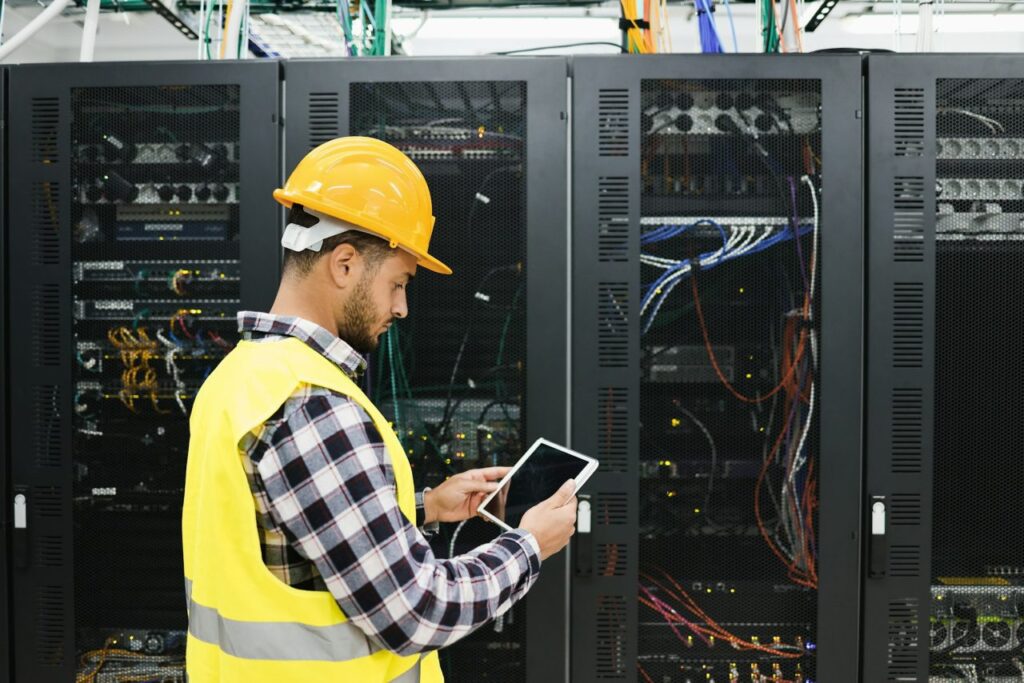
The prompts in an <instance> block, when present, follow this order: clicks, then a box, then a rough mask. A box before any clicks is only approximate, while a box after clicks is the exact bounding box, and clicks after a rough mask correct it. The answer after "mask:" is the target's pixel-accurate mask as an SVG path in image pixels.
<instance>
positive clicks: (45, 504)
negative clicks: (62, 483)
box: [28, 486, 64, 518]
mask: <svg viewBox="0 0 1024 683" xmlns="http://www.w3.org/2000/svg"><path fill="white" fill-rule="evenodd" d="M28 506H29V509H30V511H31V510H35V512H36V514H37V515H38V516H39V517H45V518H59V517H63V515H64V498H63V496H62V495H61V490H60V487H57V486H34V487H32V498H30V499H29V501H28Z"/></svg>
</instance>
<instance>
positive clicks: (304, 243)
mask: <svg viewBox="0 0 1024 683" xmlns="http://www.w3.org/2000/svg"><path fill="white" fill-rule="evenodd" d="M274 197H275V198H276V199H277V200H278V201H279V202H281V203H282V204H283V205H285V206H286V207H288V208H289V209H290V215H289V224H288V226H287V228H286V229H285V233H284V236H283V238H282V244H283V245H284V246H285V247H286V252H285V261H284V273H283V276H282V280H281V285H280V289H279V291H278V294H277V299H276V300H275V302H274V305H273V308H272V309H271V311H270V312H269V314H266V313H252V312H243V313H240V314H239V325H240V328H241V330H242V332H243V333H244V336H245V337H246V340H245V341H242V342H241V343H239V345H238V346H237V347H236V348H235V349H234V350H233V351H232V352H231V353H230V354H229V355H228V356H227V357H226V358H225V359H224V360H223V361H222V362H221V364H220V365H219V366H218V367H217V369H216V370H215V371H214V372H213V373H212V374H211V375H210V377H209V378H208V379H207V381H206V383H205V384H204V385H203V388H202V390H201V391H200V392H199V395H198V396H197V397H196V402H195V406H194V409H193V412H192V417H191V431H192V434H191V443H190V445H189V458H188V469H187V475H186V484H185V505H184V510H183V517H182V533H183V540H184V560H185V583H186V592H187V599H188V605H189V634H188V652H187V668H188V674H189V677H190V681H191V683H208V682H210V681H218V682H226V683H271V682H272V683H288V682H292V681H294V682H296V683H298V682H301V683H316V682H318V681H324V682H330V683H386V682H391V681H396V682H400V683H420V682H422V683H437V682H439V681H441V680H442V677H441V672H440V668H439V666H438V661H437V654H436V652H435V651H436V650H437V649H438V648H441V647H444V646H446V645H450V644H451V643H453V642H455V641H457V640H459V639H460V638H462V637H464V636H466V635H467V634H468V633H470V632H471V631H472V630H474V629H475V628H477V627H479V626H481V625H482V624H484V623H486V622H487V621H489V620H491V619H493V618H494V617H496V616H498V615H500V614H502V613H504V612H505V611H506V610H508V609H509V607H511V605H512V604H513V603H514V602H515V601H517V600H519V599H520V598H521V597H522V596H523V595H525V593H526V592H527V591H528V590H529V589H530V587H531V586H532V585H533V583H534V581H535V580H536V578H537V575H538V572H539V570H540V564H541V561H542V560H543V559H545V558H547V557H548V556H550V555H551V554H553V553H555V552H558V551H559V550H560V549H561V548H563V547H564V546H565V545H566V544H567V543H568V541H569V537H570V536H571V535H572V532H573V525H574V522H575V515H576V501H575V498H574V496H573V485H572V482H571V481H570V482H566V485H565V486H563V487H562V489H561V490H560V491H559V492H558V493H557V494H556V495H555V496H554V497H552V498H551V499H550V500H548V501H546V502H544V503H541V504H540V505H538V506H536V507H535V508H533V509H532V510H530V511H529V512H527V514H526V515H525V516H524V517H523V521H522V526H521V528H519V529H517V530H515V531H511V532H508V533H504V534H501V535H500V536H498V538H497V539H496V540H495V541H494V542H492V543H488V544H486V545H483V546H481V547H479V548H477V549H476V550H474V551H472V552H471V553H467V554H466V555H463V556H460V557H457V558H453V559H450V560H441V559H438V558H436V557H435V556H434V555H433V553H432V552H431V549H430V546H429V544H428V543H427V541H426V540H425V539H424V536H423V533H422V532H421V531H420V530H419V529H418V528H417V524H416V522H417V516H419V517H420V519H419V523H420V524H422V525H430V524H433V523H436V522H438V521H444V522H454V521H459V520H463V519H468V518H469V517H472V516H474V515H475V514H476V511H477V507H478V505H479V503H480V502H481V501H482V499H483V498H484V496H486V495H487V493H489V492H491V491H493V490H494V489H495V488H496V487H497V483H496V481H497V480H498V479H500V478H501V477H502V476H503V475H504V474H505V473H506V472H507V468H503V467H491V468H486V469H481V470H476V471H470V472H465V473H462V474H459V475H456V476H454V477H451V478H450V479H448V480H447V481H446V482H445V483H443V484H442V485H440V486H438V487H437V488H436V489H434V490H428V491H426V492H424V493H422V494H417V493H416V492H415V491H414V490H413V481H412V472H411V469H410V467H409V463H408V461H407V460H406V457H405V453H404V450H403V449H402V446H401V444H400V443H399V441H398V438H397V437H396V436H395V434H394V431H393V430H392V429H391V428H390V426H389V425H388V423H387V421H386V420H385V418H384V417H383V416H382V415H381V414H380V412H379V411H378V410H377V409H376V408H375V407H374V406H373V404H372V403H371V402H370V401H369V399H368V398H367V397H366V396H365V395H364V394H363V392H362V391H360V390H359V388H358V386H357V385H356V383H355V381H354V380H355V378H356V377H357V376H358V374H359V373H360V372H361V370H362V368H363V366H364V363H365V361H364V360H363V357H362V355H361V354H364V353H367V352H370V351H372V350H374V349H375V348H376V347H377V344H378V341H379V338H380V336H381V335H382V334H383V333H384V332H386V331H387V329H388V327H389V326H390V325H391V323H392V322H393V321H394V319H395V318H404V317H405V316H406V315H407V313H408V311H407V307H406V294H405V290H406V287H407V286H408V285H409V281H410V280H411V279H412V277H413V275H414V274H415V272H416V269H417V265H420V266H423V267H424V268H426V269H428V270H431V271H434V272H438V273H442V274H450V273H451V270H450V269H449V268H448V267H447V266H445V265H444V264H442V263H441V262H440V261H438V260H437V259H435V258H433V257H432V256H430V255H429V253H428V247H429V242H430V236H431V232H432V230H433V223H434V218H433V216H432V215H431V202H430V193H429V191H428V188H427V184H426V181H425V180H424V178H423V175H422V174H421V173H420V171H419V169H417V168H416V166H415V165H414V164H413V163H412V161H410V160H409V159H408V158H407V157H406V156H405V155H404V154H402V153H401V152H400V151H398V150H397V149H395V148H394V147H391V146H390V145H388V144H386V143H384V142H381V141H379V140H373V139H370V138H339V139H337V140H332V141H330V142H328V143H325V144H323V145H321V146H320V147H318V148H316V149H315V150H313V151H312V152H310V153H309V155H308V156H306V158H305V159H303V160H302V161H301V162H300V163H299V165H298V166H297V167H296V168H295V170H294V172H293V173H292V175H291V177H289V179H288V182H287V183H286V184H285V187H284V189H281V190H277V191H276V192H275V193H274ZM428 653H429V654H428Z"/></svg>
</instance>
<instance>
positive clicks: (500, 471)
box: [472, 467, 512, 479]
mask: <svg viewBox="0 0 1024 683" xmlns="http://www.w3.org/2000/svg"><path fill="white" fill-rule="evenodd" d="M472 471H473V472H474V473H475V474H479V475H481V476H482V477H483V478H484V479H501V478H502V477H504V476H505V475H506V474H508V473H509V472H511V471H512V468H511V467H481V468H479V469H476V470H472Z"/></svg>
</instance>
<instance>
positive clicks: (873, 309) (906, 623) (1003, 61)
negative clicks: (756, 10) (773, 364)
mask: <svg viewBox="0 0 1024 683" xmlns="http://www.w3.org/2000/svg"><path fill="white" fill-rule="evenodd" d="M1022 66H1024V62H1022V61H1021V59H1020V57H1018V56H1010V55H955V56H953V55H898V56H897V55H872V56H870V57H868V59H867V74H868V79H867V82H868V101H869V102H870V103H871V106H870V108H869V111H868V131H869V134H870V140H871V145H870V147H869V156H868V158H867V162H868V163H867V166H866V169H867V183H868V185H867V187H868V195H867V196H868V213H867V216H868V224H867V226H868V227H867V240H868V273H869V276H868V279H867V302H866V303H867V320H866V335H867V357H868V363H867V366H866V387H865V402H866V412H865V433H866V440H865V448H866V451H865V452H866V459H865V466H866V475H865V503H866V505H867V504H869V502H870V501H872V500H876V499H881V500H882V502H885V503H886V504H887V505H888V506H889V507H890V508H891V503H892V502H893V497H894V494H895V495H897V496H902V497H903V502H902V505H903V507H902V510H903V513H902V517H903V519H902V521H901V523H900V524H899V525H894V524H891V523H890V524H888V525H887V527H886V529H885V532H886V533H885V535H884V536H883V537H882V538H880V539H876V540H875V541H874V543H872V544H869V548H868V550H869V552H868V553H867V554H866V557H865V559H866V563H865V572H864V589H863V592H864V606H863V610H864V625H865V628H864V632H863V641H862V648H863V672H864V677H865V678H864V680H870V681H884V680H900V681H908V682H909V681H919V682H921V683H924V682H925V681H927V680H928V664H929V613H930V602H931V594H930V585H931V573H932V571H931V556H932V512H931V511H932V502H933V488H932V486H933V481H934V477H933V465H934V461H933V450H934V449H933V443H934V431H935V381H936V377H935V344H936V336H937V330H936V328H935V308H936V298H935V291H936V232H935V220H936V219H935V217H936V196H935V189H934V188H935V178H936V168H935V166H936V164H935V156H936V154H935V149H936V145H935V143H936V123H935V117H936V81H937V80H938V79H945V78H962V79H983V78H984V79H999V78H1007V79H1015V80H1019V79H1020V77H1021V73H1022V71H1021V69H1022ZM897 215H900V216H901V221H900V228H897V229H896V230H899V229H901V228H902V231H903V233H902V234H901V235H900V234H898V233H897V232H896V230H894V225H895V222H896V216H897ZM911 230H912V231H913V232H914V233H916V235H917V237H916V238H915V240H914V241H916V242H917V243H918V245H919V246H910V245H909V239H910V233H909V232H908V231H911ZM909 329H913V330H918V331H917V332H916V333H915V334H913V335H912V336H910V337H908V336H907V332H908V330H909ZM900 335H902V338H901V344H902V346H901V349H900V359H899V360H897V358H896V355H897V353H896V346H897V343H896V341H895V339H896V337H897V336H900ZM908 344H909V346H907V345H908ZM908 351H910V352H911V355H912V357H911V358H909V360H908V356H907V352H908ZM911 502H912V505H911ZM908 505H910V507H908ZM866 510H867V509H866ZM890 519H891V515H890ZM868 521H869V520H868V519H867V518H866V519H865V524H867V523H868ZM894 546H904V547H905V548H908V549H910V552H909V553H907V555H906V556H905V557H904V562H906V557H907V556H909V557H912V558H919V559H918V560H917V561H916V563H915V564H913V565H911V566H906V565H904V566H903V567H902V568H901V571H900V572H899V576H892V572H891V571H889V570H890V569H891V565H890V562H889V556H888V553H887V550H888V549H889V548H892V547H894ZM882 625H885V627H883V626H882Z"/></svg>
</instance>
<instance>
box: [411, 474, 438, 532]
mask: <svg viewBox="0 0 1024 683" xmlns="http://www.w3.org/2000/svg"><path fill="white" fill-rule="evenodd" d="M430 490H431V489H430V487H429V486H427V487H424V489H423V490H422V491H417V492H416V526H417V527H419V529H420V531H422V532H423V535H424V536H432V535H433V534H436V533H437V532H438V530H439V529H440V528H441V526H440V524H439V523H438V521H437V520H436V519H435V520H434V521H433V522H431V523H430V524H424V521H426V519H427V511H426V510H425V509H424V508H423V497H424V496H425V495H426V493H427V491H430Z"/></svg>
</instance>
